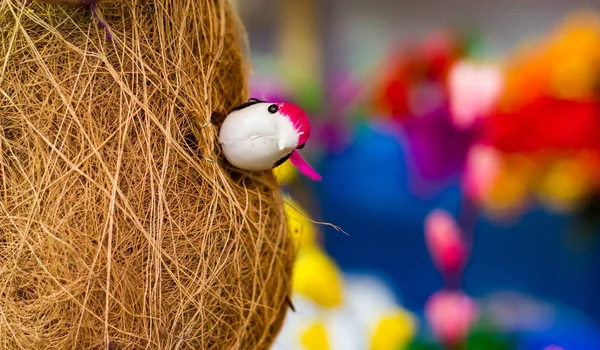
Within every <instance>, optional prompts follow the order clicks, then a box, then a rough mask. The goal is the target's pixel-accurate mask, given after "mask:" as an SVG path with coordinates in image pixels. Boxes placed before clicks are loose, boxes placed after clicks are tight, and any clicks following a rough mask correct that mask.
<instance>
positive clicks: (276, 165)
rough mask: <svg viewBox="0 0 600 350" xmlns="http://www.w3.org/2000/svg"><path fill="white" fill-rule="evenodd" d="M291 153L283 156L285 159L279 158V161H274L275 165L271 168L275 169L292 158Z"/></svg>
mask: <svg viewBox="0 0 600 350" xmlns="http://www.w3.org/2000/svg"><path fill="white" fill-rule="evenodd" d="M292 153H294V152H292ZM292 153H290V154H288V155H287V156H285V157H283V158H281V159H280V160H278V161H276V162H275V164H273V168H277V167H278V166H280V165H281V164H283V163H285V161H286V160H288V159H290V157H291V156H292Z"/></svg>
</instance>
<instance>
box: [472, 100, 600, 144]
mask: <svg viewBox="0 0 600 350" xmlns="http://www.w3.org/2000/svg"><path fill="white" fill-rule="evenodd" d="M483 142H484V143H485V144H487V145H489V146H492V147H495V148H496V149H497V150H499V151H501V152H506V153H525V154H534V153H539V152H541V151H544V150H552V151H577V150H586V151H596V152H600V102H598V101H594V100H589V101H577V100H560V99H555V98H549V97H545V98H538V99H536V100H534V101H532V102H531V103H529V104H527V105H525V106H523V108H521V109H518V110H515V111H509V112H499V113H496V114H493V115H492V116H490V117H489V118H488V120H487V122H486V123H485V130H484V136H483Z"/></svg>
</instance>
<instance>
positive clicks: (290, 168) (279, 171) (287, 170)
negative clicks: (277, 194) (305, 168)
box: [273, 162, 298, 185]
mask: <svg viewBox="0 0 600 350" xmlns="http://www.w3.org/2000/svg"><path fill="white" fill-rule="evenodd" d="M273 174H274V175H275V178H276V179H277V182H278V183H279V184H280V185H286V184H289V183H291V182H292V181H294V180H295V179H296V177H297V176H298V173H297V171H296V168H295V167H294V165H293V164H292V163H291V162H284V163H283V164H281V165H280V166H278V167H277V168H275V169H273Z"/></svg>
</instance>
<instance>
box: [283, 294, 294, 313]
mask: <svg viewBox="0 0 600 350" xmlns="http://www.w3.org/2000/svg"><path fill="white" fill-rule="evenodd" d="M285 302H286V303H287V304H288V306H289V307H290V309H292V311H294V312H296V308H295V307H294V304H292V301H291V300H290V297H285Z"/></svg>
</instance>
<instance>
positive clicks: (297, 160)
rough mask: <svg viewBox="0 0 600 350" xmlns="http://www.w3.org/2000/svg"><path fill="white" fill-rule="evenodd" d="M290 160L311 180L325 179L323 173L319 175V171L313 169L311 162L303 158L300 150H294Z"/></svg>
mask: <svg viewBox="0 0 600 350" xmlns="http://www.w3.org/2000/svg"><path fill="white" fill-rule="evenodd" d="M290 162H292V164H294V166H295V167H296V168H298V170H299V171H300V172H301V173H302V174H304V175H306V176H307V177H308V178H310V179H311V180H315V181H321V180H322V179H323V178H322V177H321V175H319V173H317V171H316V170H315V169H313V167H311V166H310V164H308V162H307V161H306V160H304V158H302V156H301V155H300V153H298V151H294V152H292V155H291V156H290Z"/></svg>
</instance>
